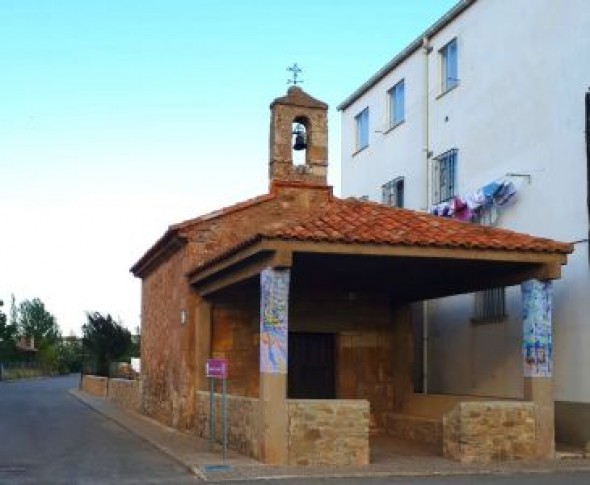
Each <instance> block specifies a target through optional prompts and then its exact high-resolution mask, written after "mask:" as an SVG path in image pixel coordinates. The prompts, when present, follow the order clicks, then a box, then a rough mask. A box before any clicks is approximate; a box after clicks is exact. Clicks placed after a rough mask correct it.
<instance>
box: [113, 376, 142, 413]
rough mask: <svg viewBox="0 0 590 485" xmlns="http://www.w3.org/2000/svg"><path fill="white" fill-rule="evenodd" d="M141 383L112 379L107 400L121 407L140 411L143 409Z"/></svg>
mask: <svg viewBox="0 0 590 485" xmlns="http://www.w3.org/2000/svg"><path fill="white" fill-rule="evenodd" d="M140 386H141V383H140V381H135V380H134V381H132V380H129V379H111V380H110V381H109V390H108V396H107V398H108V399H109V401H112V402H114V403H117V404H118V405H119V406H122V407H124V408H127V409H130V410H132V411H139V410H140V408H141V387H140Z"/></svg>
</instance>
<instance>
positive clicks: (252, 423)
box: [195, 391, 259, 458]
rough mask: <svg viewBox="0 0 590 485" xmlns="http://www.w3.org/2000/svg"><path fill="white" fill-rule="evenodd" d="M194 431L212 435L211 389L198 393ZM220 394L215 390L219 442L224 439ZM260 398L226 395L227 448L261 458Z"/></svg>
mask: <svg viewBox="0 0 590 485" xmlns="http://www.w3.org/2000/svg"><path fill="white" fill-rule="evenodd" d="M196 394H197V395H196V403H197V406H196V413H197V415H196V419H195V432H196V434H197V436H199V437H201V438H205V439H209V396H210V395H209V393H208V392H206V391H197V393H196ZM221 417H222V408H221V395H220V394H217V393H216V394H215V435H216V440H217V441H218V442H221V441H222V427H221ZM258 422H259V412H258V399H253V398H248V397H240V396H232V395H228V396H227V423H228V425H227V426H228V428H227V441H228V448H230V449H232V450H235V451H238V452H240V453H242V454H244V455H247V456H251V457H252V458H258V436H259V425H258Z"/></svg>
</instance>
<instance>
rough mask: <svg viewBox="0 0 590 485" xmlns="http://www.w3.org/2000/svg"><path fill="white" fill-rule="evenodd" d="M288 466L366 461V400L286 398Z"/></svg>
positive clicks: (359, 462)
mask: <svg viewBox="0 0 590 485" xmlns="http://www.w3.org/2000/svg"><path fill="white" fill-rule="evenodd" d="M287 406H288V413H289V464H290V465H366V464H368V463H369V402H368V401H365V400H335V401H334V400H303V399H301V400H300V399H298V400H295V399H290V400H288V404H287Z"/></svg>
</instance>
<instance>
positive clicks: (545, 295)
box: [521, 280, 553, 377]
mask: <svg viewBox="0 0 590 485" xmlns="http://www.w3.org/2000/svg"><path fill="white" fill-rule="evenodd" d="M521 289H522V321H523V339H522V354H523V359H524V375H525V377H551V373H552V368H553V338H552V331H551V304H552V299H553V286H552V283H551V281H537V280H530V281H526V282H525V283H523V284H522V285H521Z"/></svg>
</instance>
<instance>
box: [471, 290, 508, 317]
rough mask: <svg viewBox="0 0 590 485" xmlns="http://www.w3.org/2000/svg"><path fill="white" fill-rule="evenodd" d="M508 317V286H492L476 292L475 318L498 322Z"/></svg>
mask: <svg viewBox="0 0 590 485" xmlns="http://www.w3.org/2000/svg"><path fill="white" fill-rule="evenodd" d="M504 318H506V288H492V289H489V290H484V291H478V292H477V293H475V308H474V315H473V320H474V321H476V322H497V321H500V320H503V319H504Z"/></svg>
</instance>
